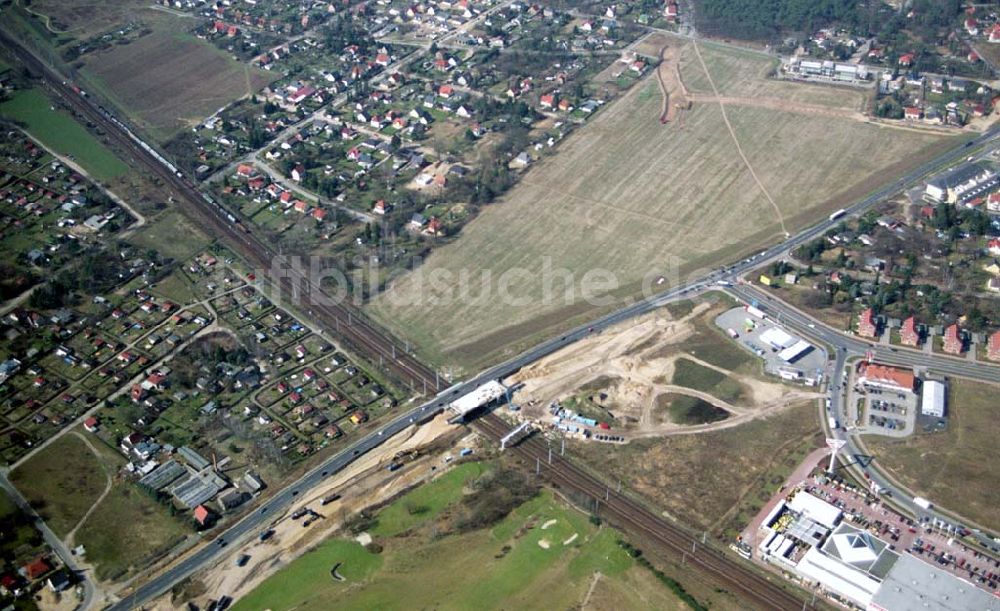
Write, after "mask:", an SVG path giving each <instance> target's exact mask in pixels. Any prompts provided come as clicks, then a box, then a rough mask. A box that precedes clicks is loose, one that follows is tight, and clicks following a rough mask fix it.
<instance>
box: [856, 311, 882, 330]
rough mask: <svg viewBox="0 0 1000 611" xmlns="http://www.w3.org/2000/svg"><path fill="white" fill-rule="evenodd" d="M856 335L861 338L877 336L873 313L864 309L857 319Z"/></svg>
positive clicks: (875, 320)
mask: <svg viewBox="0 0 1000 611" xmlns="http://www.w3.org/2000/svg"><path fill="white" fill-rule="evenodd" d="M858 335H860V336H861V337H875V336H877V335H878V320H877V319H876V318H875V311H874V310H872V309H871V308H868V309H866V310H865V311H864V312H862V313H861V316H860V317H859V318H858Z"/></svg>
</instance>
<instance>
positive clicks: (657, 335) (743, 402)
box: [505, 302, 822, 443]
mask: <svg viewBox="0 0 1000 611" xmlns="http://www.w3.org/2000/svg"><path fill="white" fill-rule="evenodd" d="M718 311H720V310H719V306H717V305H714V304H711V303H708V302H704V303H699V304H697V305H695V306H694V307H693V309H692V310H691V311H690V312H688V313H686V314H683V315H673V314H671V313H670V312H669V311H668V310H661V311H658V312H656V313H654V314H650V315H647V316H646V317H644V318H642V319H639V320H636V321H635V322H634V323H629V324H627V325H622V326H619V327H615V328H613V329H610V330H607V331H605V332H603V333H600V334H595V335H593V336H592V337H590V338H587V339H585V340H583V341H581V342H578V343H577V344H574V345H573V346H570V347H567V348H565V349H563V350H560V351H559V352H556V353H555V354H553V355H552V356H550V357H547V358H544V359H542V360H540V361H539V362H537V363H535V364H533V365H532V366H530V367H527V368H525V369H523V370H521V371H519V372H518V373H517V374H515V375H513V376H511V377H510V378H509V379H507V380H505V384H506V385H507V386H508V387H510V388H513V389H515V391H514V392H513V394H512V395H511V402H512V404H513V405H512V408H513V409H515V410H517V411H518V413H519V417H520V418H521V419H523V420H524V421H530V422H532V423H534V424H535V425H537V426H538V427H539V428H541V429H542V430H556V431H561V432H562V433H564V434H568V435H572V436H575V437H579V438H583V439H591V440H595V441H607V442H613V443H627V442H628V441H631V440H634V439H640V438H654V437H663V436H670V435H690V434H695V433H704V432H710V431H716V430H719V429H726V428H731V427H736V426H740V425H742V424H745V423H747V422H750V421H753V420H756V419H758V418H762V417H766V416H768V415H771V414H773V413H776V412H780V411H782V410H784V409H785V408H787V407H789V406H793V405H800V404H801V403H802V402H803V401H805V400H809V399H817V398H820V397H821V396H822V395H820V394H819V393H817V392H813V391H810V390H806V389H802V388H798V387H790V386H788V385H786V384H782V383H781V382H780V381H779V380H778V379H777V378H774V379H773V381H771V380H769V379H767V378H766V377H765V376H764V375H763V374H762V373H761V370H760V363H759V361H756V360H755V359H752V358H750V357H751V356H752V355H749V354H748V356H747V357H746V358H743V355H742V354H740V353H739V351H740V350H741V349H740V348H739V347H736V346H728V347H727V346H725V344H726V342H728V341H729V339H728V338H727V337H725V336H724V335H723V334H722V332H721V331H720V330H717V329H714V328H710V327H708V326H707V325H706V321H710V320H711V317H713V314H714V313H716V312H718ZM692 340H693V341H692ZM706 340H707V341H718V342H719V343H720V344H721V347H720V349H722V350H736V351H737V352H736V353H734V354H733V356H732V357H730V359H729V360H728V361H726V360H723V361H719V360H717V359H713V358H712V357H708V356H706V357H705V358H702V357H703V354H702V353H704V352H707V351H706V350H698V349H697V347H696V346H697V345H698V344H699V343H704V342H705V341H706ZM708 359H712V360H708ZM713 361H715V362H713Z"/></svg>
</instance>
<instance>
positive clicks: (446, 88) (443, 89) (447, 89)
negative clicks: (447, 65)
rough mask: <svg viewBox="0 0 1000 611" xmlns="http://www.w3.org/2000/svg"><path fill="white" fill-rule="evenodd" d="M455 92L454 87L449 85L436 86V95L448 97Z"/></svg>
mask: <svg viewBox="0 0 1000 611" xmlns="http://www.w3.org/2000/svg"><path fill="white" fill-rule="evenodd" d="M453 93H455V88H454V87H452V86H451V85H441V86H440V87H438V95H439V96H441V97H442V98H450V97H451V96H452V94H453Z"/></svg>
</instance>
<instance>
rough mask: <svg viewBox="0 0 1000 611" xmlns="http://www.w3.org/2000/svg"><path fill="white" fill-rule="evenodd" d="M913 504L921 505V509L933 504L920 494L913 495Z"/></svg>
mask: <svg viewBox="0 0 1000 611" xmlns="http://www.w3.org/2000/svg"><path fill="white" fill-rule="evenodd" d="M913 504H914V505H916V506H917V507H922V508H923V509H930V508H931V507H933V506H934V505H933V504H932V503H931V502H930V501H928V500H927V499H925V498H924V497H922V496H915V497H913Z"/></svg>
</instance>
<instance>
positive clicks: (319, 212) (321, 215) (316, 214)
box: [312, 208, 326, 221]
mask: <svg viewBox="0 0 1000 611" xmlns="http://www.w3.org/2000/svg"><path fill="white" fill-rule="evenodd" d="M312 217H313V218H314V219H316V220H317V221H322V220H323V219H325V218H326V210H323V209H322V208H313V211H312Z"/></svg>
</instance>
